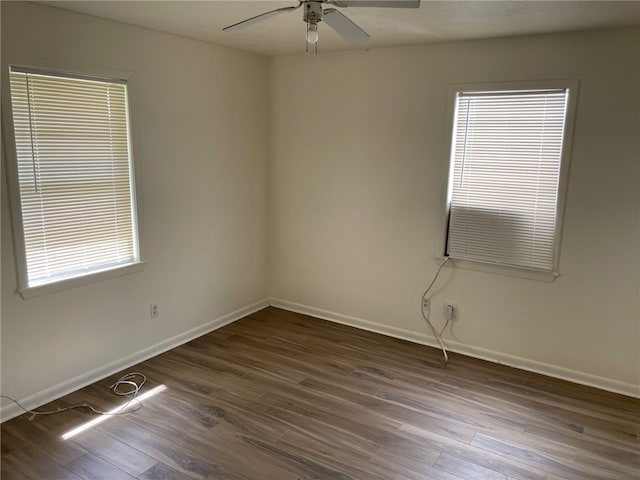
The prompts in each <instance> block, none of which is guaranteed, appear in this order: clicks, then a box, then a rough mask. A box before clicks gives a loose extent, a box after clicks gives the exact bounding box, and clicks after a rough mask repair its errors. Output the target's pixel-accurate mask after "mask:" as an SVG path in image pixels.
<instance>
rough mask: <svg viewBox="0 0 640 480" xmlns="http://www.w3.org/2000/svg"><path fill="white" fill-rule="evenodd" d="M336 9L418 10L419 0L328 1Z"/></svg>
mask: <svg viewBox="0 0 640 480" xmlns="http://www.w3.org/2000/svg"><path fill="white" fill-rule="evenodd" d="M327 3H330V4H332V5H335V6H336V7H380V8H418V7H420V0H329V1H328V2H327Z"/></svg>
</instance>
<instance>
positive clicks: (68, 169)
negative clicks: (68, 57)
mask: <svg viewBox="0 0 640 480" xmlns="http://www.w3.org/2000/svg"><path fill="white" fill-rule="evenodd" d="M10 90H11V106H12V113H13V131H14V137H15V151H16V164H17V175H16V177H17V186H18V188H17V190H18V191H19V198H20V202H19V211H18V212H17V213H18V218H19V223H20V225H19V228H18V229H17V230H18V231H20V233H21V234H22V236H21V237H20V238H18V236H19V235H18V234H16V237H17V240H18V242H17V243H18V246H19V250H20V251H19V257H22V262H21V263H22V265H21V269H22V270H23V271H21V272H20V273H21V277H22V278H21V284H22V285H21V286H22V287H23V289H24V288H25V287H26V289H29V288H33V287H39V286H42V285H49V284H53V283H56V282H60V281H62V280H67V279H70V278H77V277H81V276H86V275H88V274H94V273H96V272H103V271H108V270H113V269H116V268H118V267H122V266H126V265H132V264H135V263H137V262H139V252H138V241H137V227H136V209H135V193H134V182H133V165H132V159H131V148H130V138H129V118H128V103H127V85H126V83H125V82H124V81H113V80H109V81H107V80H99V79H93V78H83V77H76V76H69V75H58V74H52V73H48V72H40V71H37V70H30V69H23V68H17V67H11V69H10Z"/></svg>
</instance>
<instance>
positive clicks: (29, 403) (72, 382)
mask: <svg viewBox="0 0 640 480" xmlns="http://www.w3.org/2000/svg"><path fill="white" fill-rule="evenodd" d="M268 306H269V301H268V300H267V299H264V300H260V301H258V302H255V303H252V304H250V305H247V306H246V307H242V308H239V309H238V310H235V311H233V312H231V313H227V314H226V315H223V316H221V317H218V318H216V319H214V320H211V321H210V322H207V323H205V324H203V325H200V326H197V327H195V328H193V329H191V330H188V331H186V332H183V333H180V334H178V335H176V336H174V337H171V338H168V339H166V340H163V341H161V342H159V343H156V344H155V345H151V346H150V347H147V348H144V349H142V350H140V351H137V352H135V353H132V354H131V355H127V356H126V357H122V358H119V359H117V360H114V361H113V362H111V363H108V364H107V365H104V366H102V367H99V368H95V369H93V370H91V371H89V372H86V373H84V374H82V375H79V376H77V377H74V378H71V379H69V380H67V381H65V382H62V383H60V384H58V385H54V386H53V387H50V388H47V389H45V390H42V391H41V392H38V393H35V394H33V395H30V396H28V397H26V398H23V399H20V400H18V401H19V402H20V403H21V404H22V405H23V406H24V407H25V408H27V409H29V410H33V409H36V408H38V407H40V406H42V405H44V404H46V403H49V402H51V401H53V400H55V399H57V398H60V397H63V396H65V395H67V394H69V393H71V392H75V391H76V390H78V389H80V388H83V387H86V386H87V385H91V384H92V383H94V382H97V381H98V380H101V379H103V378H105V377H108V376H109V375H113V374H114V373H116V372H119V371H121V370H124V369H125V368H129V367H131V366H133V365H136V364H138V363H140V362H144V361H145V360H148V359H150V358H152V357H155V356H156V355H160V354H161V353H164V352H166V351H168V350H171V349H172V348H175V347H178V346H180V345H183V344H184V343H187V342H189V341H191V340H193V339H195V338H198V337H200V336H202V335H204V334H206V333H209V332H212V331H213V330H217V329H218V328H221V327H224V326H225V325H228V324H229V323H232V322H235V321H236V320H239V319H240V318H242V317H246V316H247V315H250V314H252V313H254V312H257V311H258V310H262V309H263V308H265V307H268ZM23 413H24V412H23V411H22V410H21V409H20V408H19V407H18V406H17V405H16V404H15V403H10V404H7V405H4V406H3V407H2V408H1V409H0V419H1V421H2V422H5V421H7V420H10V419H12V418H14V417H17V416H18V415H22V414H23Z"/></svg>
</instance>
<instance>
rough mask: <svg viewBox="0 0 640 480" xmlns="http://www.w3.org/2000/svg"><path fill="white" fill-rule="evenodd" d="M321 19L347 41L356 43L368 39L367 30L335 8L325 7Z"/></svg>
mask: <svg viewBox="0 0 640 480" xmlns="http://www.w3.org/2000/svg"><path fill="white" fill-rule="evenodd" d="M323 20H324V21H325V22H326V23H327V25H329V26H330V27H331V28H333V29H334V30H335V31H336V33H337V34H338V35H340V36H341V37H342V38H344V39H345V40H346V41H347V43H351V44H353V45H357V44H358V43H364V42H366V41H367V40H369V35H368V34H367V32H365V31H364V30H362V29H361V28H360V27H359V26H358V25H356V24H355V23H353V22H352V21H351V20H349V19H348V18H347V17H345V16H344V15H343V14H342V13H340V12H339V11H338V10H336V9H335V8H325V10H324V16H323Z"/></svg>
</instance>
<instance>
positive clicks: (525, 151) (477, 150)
mask: <svg viewBox="0 0 640 480" xmlns="http://www.w3.org/2000/svg"><path fill="white" fill-rule="evenodd" d="M485 88H486V87H485ZM569 92H570V89H569V88H551V89H549V88H545V89H531V90H495V91H487V90H484V91H479V90H471V91H465V90H460V91H457V92H456V98H455V114H454V120H453V132H452V144H451V165H450V172H449V189H448V202H447V205H448V229H447V241H446V252H445V253H446V254H447V255H449V256H450V257H451V258H452V259H459V260H468V261H473V262H480V263H484V264H493V265H500V266H506V267H516V268H521V269H530V270H536V271H540V272H549V273H551V272H554V271H555V270H556V265H557V252H558V242H559V225H560V222H559V212H560V210H561V209H560V205H561V201H560V200H561V196H560V192H561V191H562V189H561V185H562V181H564V178H563V177H564V176H565V175H564V172H565V171H566V168H563V167H565V165H563V162H566V161H567V159H566V158H563V157H564V156H566V154H565V152H566V151H567V149H568V145H567V131H568V129H567V127H566V125H567V112H568V100H569Z"/></svg>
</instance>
